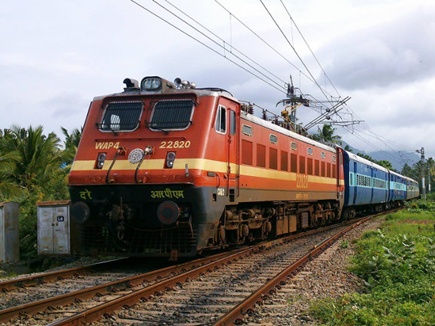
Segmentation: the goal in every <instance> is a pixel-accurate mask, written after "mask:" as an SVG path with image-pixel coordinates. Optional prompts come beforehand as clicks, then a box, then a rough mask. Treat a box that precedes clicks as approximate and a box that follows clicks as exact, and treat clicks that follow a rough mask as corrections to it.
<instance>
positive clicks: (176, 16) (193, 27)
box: [151, 0, 285, 87]
mask: <svg viewBox="0 0 435 326" xmlns="http://www.w3.org/2000/svg"><path fill="white" fill-rule="evenodd" d="M151 1H152V2H154V3H155V4H156V5H158V6H159V7H160V8H162V9H164V10H166V11H167V12H169V13H170V14H171V15H173V16H174V17H175V18H177V19H179V20H181V21H182V22H183V23H185V24H186V25H188V26H189V27H190V28H192V29H194V30H195V31H197V32H198V33H200V34H201V35H202V36H204V37H206V38H207V39H208V40H210V41H211V42H213V43H214V44H216V45H217V46H219V47H221V48H222V49H224V50H225V47H224V46H223V45H222V44H220V43H219V42H216V40H214V39H212V38H211V37H210V36H208V35H206V34H205V33H204V32H202V31H200V30H199V29H198V28H196V27H195V26H193V25H192V24H190V23H189V22H187V21H186V20H185V19H183V18H181V17H180V16H178V15H177V14H175V13H174V12H172V11H171V10H169V9H168V8H167V7H165V6H163V5H162V4H160V3H159V2H158V1H156V0H151ZM230 53H231V55H233V56H234V57H236V58H237V59H238V60H240V61H242V62H243V63H244V64H246V65H247V66H249V67H250V68H252V69H254V70H255V71H256V72H257V73H259V74H261V75H262V76H264V77H265V78H267V79H269V81H271V82H272V83H274V84H276V85H277V86H278V87H282V85H281V84H279V83H278V82H276V81H275V80H273V79H272V78H270V77H269V76H267V75H265V74H264V73H263V72H261V71H260V70H258V69H257V68H255V67H254V66H252V65H251V64H249V63H248V62H246V61H245V60H243V59H242V58H240V57H239V56H238V55H236V54H234V53H232V52H230ZM284 83H285V82H284Z"/></svg>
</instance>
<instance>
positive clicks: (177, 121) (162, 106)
mask: <svg viewBox="0 0 435 326" xmlns="http://www.w3.org/2000/svg"><path fill="white" fill-rule="evenodd" d="M193 104H194V103H193V101H192V100H165V101H159V102H157V104H156V105H155V106H154V112H153V114H152V118H151V123H150V125H149V127H150V128H151V129H156V130H162V129H165V130H166V129H186V128H187V127H188V126H189V124H190V123H191V122H192V121H191V119H192V110H193Z"/></svg>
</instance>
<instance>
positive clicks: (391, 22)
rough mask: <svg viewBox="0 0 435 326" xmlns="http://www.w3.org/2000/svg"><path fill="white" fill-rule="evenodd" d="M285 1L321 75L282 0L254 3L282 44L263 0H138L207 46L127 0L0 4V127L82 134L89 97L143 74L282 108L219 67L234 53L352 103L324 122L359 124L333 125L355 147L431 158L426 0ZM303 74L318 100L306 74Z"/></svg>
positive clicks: (433, 7) (434, 58)
mask: <svg viewBox="0 0 435 326" xmlns="http://www.w3.org/2000/svg"><path fill="white" fill-rule="evenodd" d="M218 2H219V3H220V4H222V5H223V6H224V7H226V8H227V9H228V10H229V11H230V12H231V13H232V15H230V14H229V13H228V12H227V11H225V10H224V9H223V8H222V7H221V6H220V5H219V4H218ZM282 2H283V3H284V4H285V6H286V8H287V10H288V12H289V13H290V15H291V17H292V18H293V20H294V21H295V22H296V24H297V27H298V28H299V30H300V31H301V32H302V34H303V36H304V37H305V39H306V40H307V41H308V44H309V45H310V47H311V49H312V50H313V51H314V53H315V55H316V58H317V59H318V61H319V62H320V64H321V66H322V67H323V69H324V71H325V72H326V74H325V73H324V72H323V71H322V70H321V69H320V67H319V65H318V64H317V62H316V61H315V58H314V57H313V56H312V54H311V53H310V50H309V49H308V47H307V46H306V45H305V43H304V41H303V39H302V38H301V37H300V35H299V34H298V32H297V29H296V27H295V25H294V24H292V22H291V20H290V19H289V16H288V14H287V12H286V11H285V9H284V7H283V5H282V3H281V1H280V0H263V3H264V4H265V6H266V7H267V8H268V9H269V10H270V13H271V14H272V16H273V17H274V19H275V20H276V22H277V23H278V25H279V27H280V28H281V29H282V31H283V33H284V34H285V36H286V37H287V40H288V42H287V40H286V39H285V38H284V36H283V35H282V34H281V33H280V31H279V29H278V28H277V26H276V25H275V23H274V22H273V20H272V19H271V17H270V16H269V15H268V13H267V12H266V10H265V8H264V7H263V5H262V3H261V1H260V0H255V1H254V0H238V1H235V0H232V1H231V0H219V1H217V2H216V1H214V0H203V1H191V0H170V1H165V0H159V1H152V0H137V3H139V4H141V5H142V6H143V7H145V8H148V9H149V10H151V11H152V12H154V13H156V14H157V15H161V16H162V17H164V18H165V19H167V20H168V21H170V22H171V23H172V24H173V25H174V26H176V27H177V28H179V29H180V30H182V31H184V32H185V33H186V34H189V35H191V36H192V37H195V38H197V39H199V40H200V41H201V42H203V43H205V44H207V45H208V46H209V47H211V48H213V49H214V51H212V50H210V49H208V48H206V47H205V46H203V45H201V44H199V43H197V42H196V41H195V40H193V39H192V38H191V37H189V36H187V35H186V34H184V33H182V32H180V31H179V30H177V29H175V28H174V27H172V26H170V25H168V24H167V23H165V22H163V21H161V20H160V19H158V18H156V17H155V16H153V15H152V14H150V13H149V12H147V11H145V10H144V9H143V8H141V7H139V6H138V5H136V4H135V3H133V2H132V1H129V0H92V1H89V0H28V1H25V2H22V1H8V2H5V3H4V4H3V5H2V6H1V7H0V26H1V28H0V38H1V40H2V42H1V45H0V96H1V98H2V102H1V104H0V113H1V117H2V118H1V119H0V128H8V127H10V126H12V125H19V126H22V127H28V126H30V125H32V126H38V125H42V126H43V127H44V130H45V131H46V132H50V131H54V132H56V133H57V134H61V132H60V127H61V126H62V127H65V128H67V129H70V130H71V129H73V128H80V127H81V126H82V124H83V122H84V119H85V117H86V112H87V110H88V107H89V103H90V101H92V98H93V97H95V96H99V95H104V94H110V93H115V92H119V91H122V88H123V86H124V85H123V84H122V81H123V79H124V78H125V77H131V78H135V79H138V80H140V79H142V78H143V77H144V76H152V75H158V76H161V77H163V78H166V79H168V80H173V79H174V78H176V77H180V78H182V79H186V80H189V81H192V82H195V83H196V84H197V85H198V87H206V86H215V87H221V88H224V89H227V90H229V91H230V92H231V93H232V94H234V96H235V97H236V98H238V99H239V100H245V101H249V102H251V103H256V104H258V105H260V106H262V107H265V108H267V109H268V110H270V111H273V112H276V113H279V112H280V111H281V107H276V106H275V104H276V103H277V102H278V101H279V100H281V99H283V98H285V94H284V93H283V92H282V91H279V90H277V89H276V88H274V87H271V86H270V85H268V84H266V83H264V82H263V81H261V80H260V79H259V78H257V77H255V76H253V75H252V74H250V73H248V72H246V71H245V70H243V69H241V68H240V67H238V66H237V65H235V64H233V63H232V62H230V61H229V60H228V59H232V60H233V61H236V62H239V61H238V60H237V59H236V58H235V57H234V56H233V55H232V54H238V53H243V55H240V54H239V55H238V56H239V57H242V58H244V60H245V61H247V62H250V64H251V66H255V67H257V69H258V70H260V71H262V72H263V73H266V72H264V70H262V68H260V67H259V66H256V65H255V64H254V63H253V62H256V63H258V64H260V65H261V67H263V68H266V69H267V70H268V71H269V72H271V73H272V74H273V75H268V76H269V78H270V80H271V81H272V85H274V86H275V87H277V86H276V85H278V87H277V88H280V87H281V86H282V85H284V83H285V82H288V81H289V78H290V75H291V76H292V80H293V83H294V85H295V87H297V88H299V89H300V90H301V92H302V93H303V94H305V95H306V96H308V94H309V95H310V96H312V97H314V98H316V99H318V100H321V101H324V100H326V99H331V98H338V97H339V96H340V97H341V98H344V97H346V96H350V97H351V99H350V101H349V102H348V105H347V106H346V107H345V108H344V109H343V110H342V111H340V112H341V114H340V117H332V118H333V119H339V118H341V119H343V120H349V119H351V118H353V119H354V120H363V121H364V122H361V123H360V124H359V125H355V126H354V127H348V128H339V127H338V128H337V130H336V132H337V133H338V134H340V135H341V136H342V137H343V139H344V140H345V141H346V142H348V143H349V144H351V145H352V146H354V147H357V148H359V149H362V150H365V151H367V152H370V151H379V150H387V151H391V150H394V151H403V152H407V153H408V152H415V150H416V149H419V148H421V147H424V148H425V151H426V155H427V157H429V156H432V157H434V156H435V108H434V106H433V103H435V37H434V35H435V1H432V0H376V1H375V0H365V1H363V0H359V1H357V0H328V1H322V0H293V1H290V0H282ZM158 4H160V5H162V6H165V7H167V8H169V9H170V10H172V11H173V12H175V13H177V14H178V15H179V16H180V17H183V18H184V19H185V20H186V21H188V22H190V23H192V24H194V22H193V20H192V18H193V19H195V20H197V21H198V22H200V23H201V24H202V25H203V26H205V27H207V28H208V29H209V30H210V31H212V32H213V33H214V34H215V35H217V36H218V37H219V40H218V41H215V42H216V43H214V42H211V41H210V40H209V39H206V38H205V37H204V36H203V35H202V34H199V33H197V32H196V31H194V30H192V29H191V28H190V27H189V26H187V25H185V24H184V23H183V22H182V21H180V20H177V19H176V18H175V17H174V16H172V15H171V14H170V13H168V12H167V11H165V10H164V9H163V8H162V7H160V6H159V5H158ZM174 6H176V7H178V8H179V9H182V10H183V11H185V13H187V14H188V15H189V16H190V17H191V18H187V17H186V16H183V14H182V13H180V12H179V11H177V9H175V7H174ZM238 19H239V20H241V21H243V22H244V23H245V25H246V26H248V27H249V28H250V29H251V30H252V31H254V32H255V33H256V34H257V35H259V36H260V37H261V38H262V39H263V40H265V41H266V42H267V43H268V44H269V46H270V47H269V46H267V45H265V43H263V42H262V41H261V40H259V38H257V37H256V36H255V35H254V34H253V33H252V32H251V31H249V30H248V29H246V28H245V27H244V26H243V25H242V24H240V23H239V21H238ZM195 26H197V25H195ZM290 45H291V46H290ZM292 47H293V48H294V49H295V50H296V52H297V54H296V53H295V51H294V50H293V49H292ZM271 48H272V49H273V50H272V49H271ZM237 51H239V52H237ZM298 56H299V57H298ZM246 57H248V58H249V59H246ZM299 58H300V59H302V61H301V60H300V59H299ZM249 60H253V61H249ZM302 62H303V63H302ZM239 64H241V65H244V63H240V62H239ZM304 64H305V65H306V67H307V68H308V70H306V68H305V67H304ZM244 66H245V65H244ZM245 68H246V66H245ZM249 69H250V70H251V71H252V68H249ZM254 73H256V74H257V75H259V74H258V73H257V72H256V71H254ZM266 74H268V73H266ZM310 74H312V76H313V77H314V80H315V81H316V82H317V84H318V85H320V87H321V88H322V90H323V92H324V93H325V94H323V93H322V92H321V90H320V88H319V87H318V86H317V85H316V83H314V82H313V81H312V80H309V78H307V77H306V76H308V77H309V76H310ZM270 76H272V77H270ZM262 78H263V79H265V78H264V77H262ZM328 79H329V80H331V81H332V83H330V82H329V81H328ZM271 81H269V83H271ZM318 114H319V113H318V112H317V111H315V109H314V108H313V107H311V108H306V107H302V108H300V109H299V110H298V118H299V121H300V122H302V123H307V122H309V121H310V120H311V119H313V118H315V117H316V115H318ZM351 114H352V115H351ZM316 129H317V126H316V127H314V128H312V129H311V130H310V131H312V132H315V131H316ZM385 159H388V157H386V158H385Z"/></svg>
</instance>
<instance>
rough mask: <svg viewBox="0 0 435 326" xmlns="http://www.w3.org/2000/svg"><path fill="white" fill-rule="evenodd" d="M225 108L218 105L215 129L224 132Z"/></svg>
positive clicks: (225, 128)
mask: <svg viewBox="0 0 435 326" xmlns="http://www.w3.org/2000/svg"><path fill="white" fill-rule="evenodd" d="M226 113H227V109H225V107H223V106H221V105H219V107H218V109H217V113H216V131H217V132H219V133H221V134H225V133H226V131H227V114H226Z"/></svg>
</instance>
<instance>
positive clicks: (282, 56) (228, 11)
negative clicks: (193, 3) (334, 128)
mask: <svg viewBox="0 0 435 326" xmlns="http://www.w3.org/2000/svg"><path fill="white" fill-rule="evenodd" d="M215 2H216V3H217V4H218V5H219V6H220V7H221V8H222V9H223V10H225V11H226V12H227V13H228V14H229V15H230V16H232V17H233V18H234V19H236V20H237V21H238V22H239V23H240V24H241V25H242V26H243V27H245V28H246V29H247V30H248V31H250V32H251V33H252V34H254V35H255V36H256V37H257V38H258V39H259V40H260V41H262V42H263V43H264V44H266V46H267V47H269V48H270V49H271V50H272V51H273V52H275V53H276V54H278V55H279V56H280V57H281V58H282V59H284V60H285V61H286V62H287V63H288V64H289V65H291V66H292V67H293V68H295V69H296V70H297V71H298V72H299V73H300V74H301V75H303V76H304V77H306V78H307V79H308V80H310V81H311V82H314V79H311V77H310V76H308V75H307V74H305V73H304V72H303V71H302V70H301V69H300V68H299V67H298V66H296V65H295V64H294V63H293V62H291V61H290V60H288V59H287V58H286V57H285V56H284V55H283V54H281V53H280V52H279V51H278V50H277V49H275V48H274V47H273V46H272V45H270V43H268V42H267V41H266V40H265V39H264V38H262V37H261V36H260V35H259V34H258V33H256V32H255V31H254V30H253V29H252V28H250V27H249V26H248V25H247V24H246V23H244V22H243V21H242V20H241V19H240V18H238V17H237V16H236V15H234V14H233V13H232V12H231V11H230V10H229V9H227V8H226V7H225V6H224V5H223V4H221V3H220V2H219V1H218V0H215Z"/></svg>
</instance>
